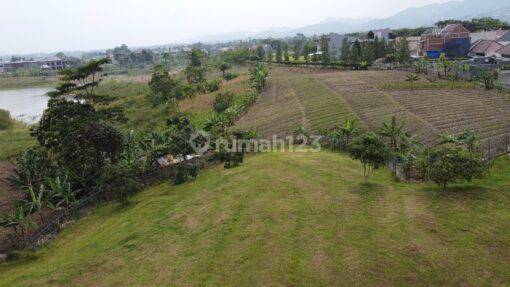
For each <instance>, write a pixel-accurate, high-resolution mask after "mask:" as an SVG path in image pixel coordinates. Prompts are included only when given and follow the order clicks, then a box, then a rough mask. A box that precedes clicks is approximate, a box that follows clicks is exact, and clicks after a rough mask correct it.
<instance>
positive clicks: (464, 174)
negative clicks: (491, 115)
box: [426, 143, 489, 190]
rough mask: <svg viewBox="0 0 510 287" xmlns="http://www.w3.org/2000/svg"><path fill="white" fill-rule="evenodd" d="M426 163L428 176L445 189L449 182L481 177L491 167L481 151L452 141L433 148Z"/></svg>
mask: <svg viewBox="0 0 510 287" xmlns="http://www.w3.org/2000/svg"><path fill="white" fill-rule="evenodd" d="M426 164H427V165H426V175H427V178H428V179H430V180H432V181H434V182H435V183H437V184H438V185H439V186H441V187H443V190H444V189H446V186H447V185H448V184H449V183H454V182H463V181H468V182H470V181H471V180H472V179H473V178H481V177H483V176H484V174H485V172H486V171H487V170H488V167H489V165H488V163H487V162H486V161H485V159H484V158H483V156H482V154H481V153H479V152H473V151H469V150H468V149H467V148H465V147H463V146H460V145H458V144H452V143H448V144H443V145H440V146H439V147H436V148H434V149H432V150H431V151H430V152H429V153H428V156H427V161H426Z"/></svg>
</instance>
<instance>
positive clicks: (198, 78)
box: [184, 48, 205, 84]
mask: <svg viewBox="0 0 510 287" xmlns="http://www.w3.org/2000/svg"><path fill="white" fill-rule="evenodd" d="M204 58H205V54H204V52H203V51H202V50H200V49H197V48H193V49H191V51H190V52H189V54H188V61H189V64H188V66H187V67H186V69H185V70H184V73H185V75H186V79H187V80H188V82H189V83H190V84H196V83H200V82H203V81H204V80H205V68H204V66H203V61H204Z"/></svg>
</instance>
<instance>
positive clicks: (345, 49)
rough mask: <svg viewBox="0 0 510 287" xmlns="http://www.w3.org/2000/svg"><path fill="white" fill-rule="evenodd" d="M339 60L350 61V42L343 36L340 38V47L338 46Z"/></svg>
mask: <svg viewBox="0 0 510 287" xmlns="http://www.w3.org/2000/svg"><path fill="white" fill-rule="evenodd" d="M340 53H341V55H340V60H341V61H342V63H344V64H346V63H350V61H349V59H350V54H351V44H350V43H349V40H347V38H344V39H343V40H342V47H341V48H340Z"/></svg>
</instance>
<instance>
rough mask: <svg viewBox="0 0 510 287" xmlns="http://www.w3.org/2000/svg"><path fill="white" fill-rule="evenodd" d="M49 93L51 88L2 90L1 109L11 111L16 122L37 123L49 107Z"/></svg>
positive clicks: (0, 93)
mask: <svg viewBox="0 0 510 287" xmlns="http://www.w3.org/2000/svg"><path fill="white" fill-rule="evenodd" d="M49 91H51V89H50V88H29V89H18V90H4V91H1V90H0V109H2V110H7V111H9V112H10V113H11V117H13V118H14V119H16V120H19V121H22V122H25V123H27V124H33V123H36V122H37V121H38V120H39V119H40V118H41V116H42V114H43V112H44V110H45V109H46V107H47V104H48V99H49V98H48V97H47V96H46V93H47V92H49Z"/></svg>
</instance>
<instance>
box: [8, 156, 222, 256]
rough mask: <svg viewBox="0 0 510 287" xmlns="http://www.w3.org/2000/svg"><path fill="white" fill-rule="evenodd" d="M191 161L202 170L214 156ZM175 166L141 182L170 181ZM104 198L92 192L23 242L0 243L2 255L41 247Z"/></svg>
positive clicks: (97, 192) (99, 192)
mask: <svg viewBox="0 0 510 287" xmlns="http://www.w3.org/2000/svg"><path fill="white" fill-rule="evenodd" d="M190 161H192V162H195V163H196V164H197V165H198V166H199V167H200V168H202V169H203V168H207V167H209V166H211V165H212V164H213V163H214V161H213V158H212V154H205V155H203V156H201V157H199V158H193V159H191V160H190ZM173 166H174V165H170V166H167V167H165V168H161V169H157V170H155V171H153V172H151V173H149V174H146V175H143V176H141V181H142V182H143V183H144V185H145V186H149V185H152V184H155V183H157V182H160V181H162V180H165V179H168V178H170V177H171V176H172V174H173ZM104 197H105V193H104V192H102V191H96V192H92V193H90V194H88V195H87V196H85V197H83V198H81V199H80V200H79V201H78V202H76V203H75V204H74V205H73V206H72V207H71V208H69V209H65V210H58V211H56V212H55V213H54V214H53V215H52V216H50V217H49V218H47V219H46V220H45V222H44V223H42V224H41V226H39V227H38V228H37V229H36V230H34V231H32V232H31V233H30V234H29V235H27V236H25V238H23V240H22V242H16V243H14V242H12V240H10V239H8V238H7V239H6V240H5V241H4V242H3V243H0V254H2V253H5V252H7V251H9V250H13V249H16V248H35V247H38V246H40V245H41V244H42V243H44V242H45V241H47V239H48V237H50V236H53V235H55V234H57V233H58V232H59V231H60V230H61V229H62V228H63V227H64V226H65V225H66V223H68V222H70V221H72V220H76V219H79V218H80V217H82V216H83V215H85V214H86V213H87V211H88V210H90V209H91V208H92V207H94V206H95V205H96V204H97V203H98V202H101V201H102V199H103V198H104Z"/></svg>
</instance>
